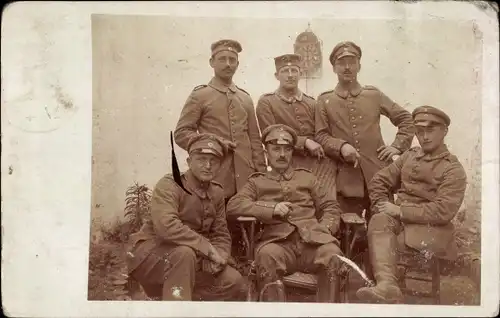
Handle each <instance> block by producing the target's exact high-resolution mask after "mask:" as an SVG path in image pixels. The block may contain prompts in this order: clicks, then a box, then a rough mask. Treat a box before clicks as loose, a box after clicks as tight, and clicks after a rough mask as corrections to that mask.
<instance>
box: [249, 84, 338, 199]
mask: <svg viewBox="0 0 500 318" xmlns="http://www.w3.org/2000/svg"><path fill="white" fill-rule="evenodd" d="M315 106H316V101H315V100H314V98H312V97H310V96H308V95H306V94H304V93H302V92H299V94H298V95H297V96H295V97H291V98H287V97H285V96H283V95H282V94H280V92H279V91H278V90H276V91H275V92H273V93H268V94H264V95H262V96H261V97H260V99H259V101H258V103H257V108H256V113H257V119H258V121H259V126H260V129H261V130H262V131H263V130H264V129H266V128H267V127H268V126H270V125H274V124H284V125H287V126H290V127H291V128H293V129H294V130H295V131H296V132H297V135H298V140H297V144H296V145H295V149H294V153H293V158H292V166H293V167H296V168H306V169H309V170H312V172H313V173H314V175H316V177H317V178H318V179H319V183H320V184H322V185H323V186H325V187H326V188H328V189H330V190H329V191H331V192H332V193H334V194H335V192H336V189H335V177H336V173H337V164H336V162H335V161H333V160H332V159H330V158H328V157H325V158H323V159H322V160H321V161H319V162H318V159H317V158H316V157H314V156H312V155H311V154H310V153H309V151H308V150H307V149H306V148H305V142H306V140H307V139H311V140H315V136H314V135H315V129H314V125H315V121H314V115H315V114H314V112H315Z"/></svg>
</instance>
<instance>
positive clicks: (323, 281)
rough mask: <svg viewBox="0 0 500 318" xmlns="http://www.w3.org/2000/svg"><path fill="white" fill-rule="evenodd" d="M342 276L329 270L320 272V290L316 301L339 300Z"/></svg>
mask: <svg viewBox="0 0 500 318" xmlns="http://www.w3.org/2000/svg"><path fill="white" fill-rule="evenodd" d="M339 283H340V278H339V277H338V275H336V274H331V273H328V271H327V270H321V271H319V272H318V290H317V292H316V302H318V303H337V302H339V292H340V285H339Z"/></svg>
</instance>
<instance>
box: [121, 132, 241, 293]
mask: <svg viewBox="0 0 500 318" xmlns="http://www.w3.org/2000/svg"><path fill="white" fill-rule="evenodd" d="M187 149H188V152H189V158H188V159H187V162H188V165H189V170H187V171H186V172H185V173H184V174H183V175H182V177H181V178H182V179H181V180H182V185H183V186H184V187H185V188H186V189H187V190H188V191H189V192H191V195H189V194H187V193H186V192H184V190H183V189H182V188H181V187H180V186H179V185H178V184H177V183H176V182H175V181H174V178H173V177H172V175H170V174H167V175H165V176H164V177H163V178H161V179H160V181H159V182H158V183H157V184H156V187H155V189H154V191H153V196H152V199H151V220H149V221H148V222H146V223H145V225H143V227H142V228H141V230H140V231H139V232H137V233H135V234H132V235H131V237H130V244H131V249H130V251H129V253H128V254H127V255H128V266H129V273H130V275H131V276H132V277H134V278H135V279H136V280H137V281H138V282H139V283H140V284H141V285H142V287H143V288H144V289H145V291H146V292H147V293H148V295H162V299H163V300H192V297H193V296H192V295H193V290H194V289H195V290H196V292H197V294H199V295H200V297H201V298H202V299H203V300H243V299H244V297H245V284H244V283H243V280H242V277H241V275H240V273H239V272H238V271H236V269H234V268H233V267H231V266H229V265H228V264H227V260H228V257H229V255H230V248H231V237H230V235H229V231H228V228H227V223H226V213H225V201H224V190H223V188H222V186H221V185H220V184H219V183H217V182H215V181H213V179H214V177H215V175H216V174H217V171H218V170H219V168H220V166H221V162H222V161H223V160H224V157H225V156H226V154H227V148H226V145H225V144H224V143H223V142H222V141H221V140H220V139H219V138H218V137H217V136H215V135H212V134H199V135H196V136H194V137H193V138H191V140H190V141H189V143H188V145H187Z"/></svg>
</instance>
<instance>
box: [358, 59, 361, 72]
mask: <svg viewBox="0 0 500 318" xmlns="http://www.w3.org/2000/svg"><path fill="white" fill-rule="evenodd" d="M359 71H361V62H360V61H359V60H358V72H359Z"/></svg>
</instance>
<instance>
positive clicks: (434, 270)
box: [398, 250, 441, 304]
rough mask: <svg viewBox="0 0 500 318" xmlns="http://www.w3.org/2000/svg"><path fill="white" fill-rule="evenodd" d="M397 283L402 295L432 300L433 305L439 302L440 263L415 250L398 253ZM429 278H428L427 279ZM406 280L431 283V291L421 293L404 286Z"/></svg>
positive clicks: (438, 260) (431, 256)
mask: <svg viewBox="0 0 500 318" xmlns="http://www.w3.org/2000/svg"><path fill="white" fill-rule="evenodd" d="M399 255H400V256H399V261H398V283H399V287H400V288H401V291H402V292H403V293H404V294H409V295H413V296H418V297H426V298H432V300H433V303H434V304H440V302H441V295H440V290H441V288H440V287H441V265H440V264H441V263H440V259H439V258H437V257H435V256H433V255H426V254H424V253H421V252H419V251H417V250H414V251H413V250H408V251H405V252H400V253H399ZM429 276H430V277H429ZM406 280H416V281H424V282H428V283H431V291H430V292H428V291H426V292H422V291H418V290H413V289H410V288H408V287H407V286H406Z"/></svg>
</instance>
